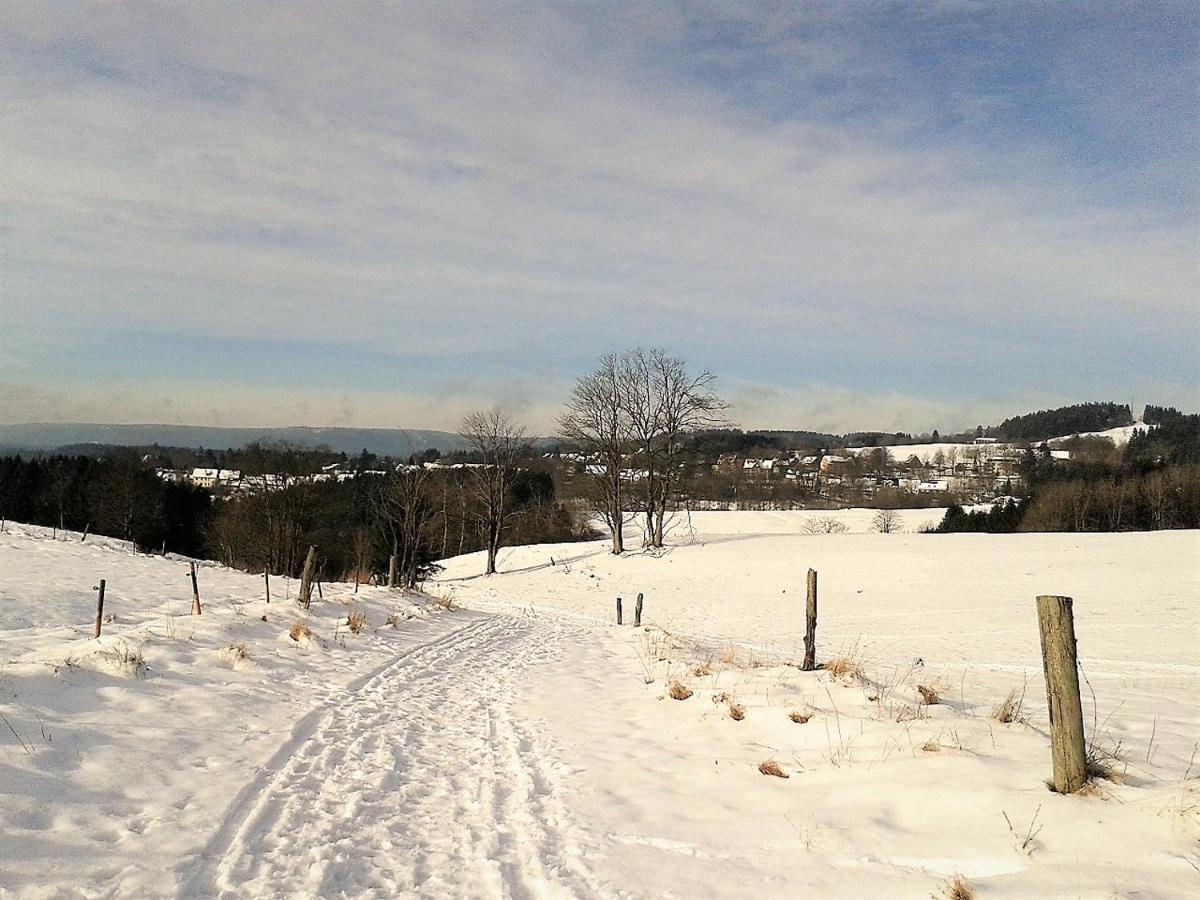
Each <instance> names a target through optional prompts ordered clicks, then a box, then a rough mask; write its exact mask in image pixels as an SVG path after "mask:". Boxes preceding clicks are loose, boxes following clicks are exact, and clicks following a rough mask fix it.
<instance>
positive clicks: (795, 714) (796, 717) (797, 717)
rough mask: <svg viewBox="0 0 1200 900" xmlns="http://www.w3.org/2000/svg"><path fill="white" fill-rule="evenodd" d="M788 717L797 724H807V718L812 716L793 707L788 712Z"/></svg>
mask: <svg viewBox="0 0 1200 900" xmlns="http://www.w3.org/2000/svg"><path fill="white" fill-rule="evenodd" d="M788 718H789V719H791V720H792V721H793V722H795V723H796V724H797V725H807V724H808V720H809V719H811V718H812V716H811V715H808V714H806V713H802V712H800V710H798V709H793V710H792V711H791V712H790V713H788Z"/></svg>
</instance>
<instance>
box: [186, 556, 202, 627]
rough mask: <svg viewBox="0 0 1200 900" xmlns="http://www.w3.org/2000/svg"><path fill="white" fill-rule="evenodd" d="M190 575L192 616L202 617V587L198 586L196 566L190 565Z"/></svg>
mask: <svg viewBox="0 0 1200 900" xmlns="http://www.w3.org/2000/svg"><path fill="white" fill-rule="evenodd" d="M188 574H190V575H191V577H192V615H193V616H198V615H200V612H201V610H200V587H199V586H198V585H197V584H196V564H195V563H194V562H193V563H188Z"/></svg>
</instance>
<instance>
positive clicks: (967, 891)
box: [946, 875, 975, 900]
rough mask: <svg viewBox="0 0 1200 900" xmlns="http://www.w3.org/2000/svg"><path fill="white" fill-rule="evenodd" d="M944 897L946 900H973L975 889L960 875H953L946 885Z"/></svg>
mask: <svg viewBox="0 0 1200 900" xmlns="http://www.w3.org/2000/svg"><path fill="white" fill-rule="evenodd" d="M946 897H947V898H948V900H975V889H974V888H973V887H971V884H970V882H968V881H967V879H965V878H963V877H962V876H961V875H955V876H954V878H953V879H952V880H951V881H950V883H949V884H948V885H946Z"/></svg>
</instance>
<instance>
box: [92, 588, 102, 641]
mask: <svg viewBox="0 0 1200 900" xmlns="http://www.w3.org/2000/svg"><path fill="white" fill-rule="evenodd" d="M92 590H93V591H99V592H100V593H99V595H98V596H97V597H96V626H95V627H94V628H93V629H92V637H94V638H98V637H100V625H101V623H103V621H104V579H103V578H101V579H100V586H99V587H94V588H92Z"/></svg>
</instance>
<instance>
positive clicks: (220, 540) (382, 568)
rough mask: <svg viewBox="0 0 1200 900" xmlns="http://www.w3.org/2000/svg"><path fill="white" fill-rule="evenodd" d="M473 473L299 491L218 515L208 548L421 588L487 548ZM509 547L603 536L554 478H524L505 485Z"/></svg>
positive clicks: (227, 505) (245, 562) (256, 499)
mask: <svg viewBox="0 0 1200 900" xmlns="http://www.w3.org/2000/svg"><path fill="white" fill-rule="evenodd" d="M475 479H476V476H475V474H474V472H473V471H472V470H470V469H434V470H430V469H419V468H418V469H400V470H393V471H390V472H389V473H388V474H386V475H374V474H368V475H360V476H358V477H355V478H352V479H349V480H346V481H340V482H317V483H309V482H301V483H297V484H293V485H290V486H289V487H287V488H284V489H281V490H276V491H267V492H262V493H256V494H247V495H242V496H239V497H236V498H233V499H230V500H228V501H225V502H222V503H221V504H219V506H218V507H217V510H216V513H215V515H214V517H213V522H212V526H211V528H210V530H209V549H210V552H211V554H212V555H213V556H214V557H215V558H216V559H218V560H220V561H221V562H222V563H224V564H226V565H229V566H233V567H235V568H240V569H244V570H246V571H251V572H260V571H270V572H274V573H281V574H290V575H293V576H295V575H299V573H300V569H301V567H302V566H303V563H304V557H305V554H306V553H307V550H308V547H309V546H310V545H315V546H316V547H317V548H318V556H319V560H320V567H321V569H320V572H321V575H322V577H324V578H328V579H333V580H339V581H353V580H355V579H357V580H359V581H362V582H366V581H368V580H369V579H371V578H372V577H375V578H376V579H378V580H380V581H381V582H384V581H386V582H387V583H388V584H391V585H401V586H406V587H415V586H416V585H417V584H419V583H420V582H421V581H422V580H424V578H425V577H426V576H427V575H428V574H429V572H430V571H431V568H432V565H433V562H434V560H437V559H444V558H446V557H449V556H457V555H459V554H462V553H470V552H473V551H476V550H483V549H487V546H488V539H489V533H490V532H489V525H490V524H491V521H492V520H491V518H490V516H489V510H488V509H487V508H486V502H485V500H484V499H483V498H482V497H481V495H480V491H479V485H478V482H477V481H476V480H475ZM502 516H503V518H502V521H501V523H500V524H501V527H502V528H503V537H504V540H505V542H506V543H508V544H536V543H557V542H565V541H572V540H587V539H591V538H594V537H595V536H596V535H595V533H594V532H592V531H591V530H589V529H588V528H587V526H586V524H585V523H582V522H580V521H578V520H577V518H576V517H575V516H574V515H573V514H572V513H571V511H570V510H569V509H568V508H567V507H566V506H565V505H564V504H561V503H558V502H556V500H555V491H554V482H553V480H552V479H551V477H550V475H549V474H548V473H546V472H541V471H532V470H529V469H520V470H518V471H516V472H515V473H514V475H513V478H512V481H511V483H510V484H508V485H507V486H506V490H505V497H504V509H503V513H502Z"/></svg>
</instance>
